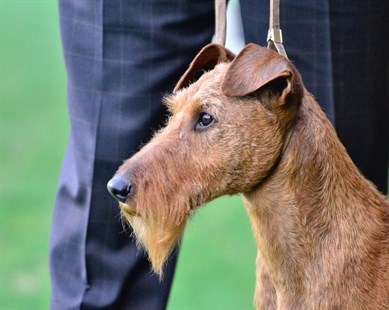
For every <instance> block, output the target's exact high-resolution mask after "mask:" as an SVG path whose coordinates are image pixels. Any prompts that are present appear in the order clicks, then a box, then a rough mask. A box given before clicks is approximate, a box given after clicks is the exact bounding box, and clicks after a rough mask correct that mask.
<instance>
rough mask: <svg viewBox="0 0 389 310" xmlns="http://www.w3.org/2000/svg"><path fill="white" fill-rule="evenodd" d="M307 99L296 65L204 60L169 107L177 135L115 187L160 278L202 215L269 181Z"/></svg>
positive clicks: (205, 52)
mask: <svg viewBox="0 0 389 310" xmlns="http://www.w3.org/2000/svg"><path fill="white" fill-rule="evenodd" d="M303 91H304V89H303V85H302V83H301V79H300V76H299V74H298V72H297V71H296V69H295V68H294V66H293V64H292V63H291V62H290V61H289V60H288V59H287V58H285V57H284V56H281V55H279V54H277V53H275V52H273V51H271V50H269V49H267V48H263V47H260V46H258V45H254V44H249V45H247V46H246V47H245V48H244V49H243V50H242V51H241V52H240V53H239V54H238V55H237V56H236V57H234V55H233V54H232V53H231V52H230V51H228V50H227V49H225V48H223V47H221V46H218V45H214V44H210V45H208V46H206V47H204V48H203V49H202V50H201V51H200V53H199V54H198V55H197V56H196V57H195V59H194V60H193V62H192V63H191V65H190V67H189V68H188V70H187V71H186V72H185V73H184V75H183V76H182V77H181V79H180V80H179V82H178V83H177V86H176V87H175V89H174V92H173V95H171V96H168V97H166V98H165V99H164V101H165V104H166V105H167V107H168V109H169V111H170V112H171V117H170V120H169V122H168V124H167V126H166V127H165V128H163V129H162V130H160V131H159V132H158V133H157V134H156V135H155V136H154V137H153V139H152V140H151V141H150V142H149V143H148V144H147V145H145V146H144V147H143V148H142V149H141V150H140V151H139V152H138V153H137V154H135V155H134V156H133V157H132V158H130V159H128V160H127V161H125V162H124V164H123V165H122V166H121V167H120V168H119V169H118V171H117V173H116V175H115V176H114V177H113V178H112V179H111V180H110V181H109V183H108V189H109V191H110V192H111V194H112V195H113V196H114V197H115V198H116V199H117V200H119V202H120V207H121V211H122V214H123V215H124V217H125V218H126V219H127V221H128V222H129V223H130V225H131V226H132V228H133V230H134V233H135V236H136V238H137V240H138V241H139V242H140V244H141V245H142V246H144V247H145V249H146V250H147V252H148V255H149V258H150V260H151V263H152V266H153V269H154V270H155V271H156V272H157V273H159V274H162V270H163V264H164V262H165V261H166V258H167V257H168V256H169V254H170V252H171V250H172V249H173V248H174V246H175V245H176V244H177V242H178V241H179V239H180V237H181V235H182V232H183V230H184V227H185V224H186V221H187V219H188V217H189V215H190V213H191V211H192V210H194V209H196V208H197V207H199V206H201V205H202V204H204V203H206V202H208V201H210V200H212V199H214V198H217V197H219V196H221V195H225V194H230V195H232V194H237V193H245V192H249V191H252V190H253V189H254V188H256V187H257V186H259V185H260V184H261V182H262V180H264V179H265V178H266V177H267V175H268V174H269V173H270V171H271V170H272V169H273V167H274V165H275V163H276V161H277V159H278V158H279V155H280V152H281V150H282V146H283V143H284V141H285V136H286V134H287V131H288V129H289V128H290V127H291V124H292V123H293V121H294V119H295V117H296V114H297V111H298V108H299V105H300V102H301V98H302V96H303Z"/></svg>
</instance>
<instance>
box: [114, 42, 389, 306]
mask: <svg viewBox="0 0 389 310" xmlns="http://www.w3.org/2000/svg"><path fill="white" fill-rule="evenodd" d="M214 66H215V67H214ZM213 67H214V68H213ZM202 68H207V69H209V70H210V71H208V72H205V73H204V74H203V75H202V76H201V77H200V78H199V79H198V80H197V81H194V76H195V74H196V73H197V72H198V71H199V70H201V69H202ZM165 102H166V104H167V106H168V108H169V109H170V111H171V113H172V116H171V119H170V120H169V123H168V125H167V126H166V127H165V128H164V129H162V130H161V131H160V132H159V133H157V134H156V135H155V137H154V138H153V139H152V141H151V142H149V143H148V144H147V145H146V146H145V147H144V148H142V149H141V150H140V152H138V153H137V154H136V155H135V156H133V157H132V158H131V159H129V160H127V161H126V162H125V163H124V164H123V165H122V167H120V168H119V170H118V173H117V174H118V175H122V176H123V177H125V178H126V179H127V180H128V181H129V182H131V184H132V185H133V187H134V193H133V195H132V196H131V197H130V199H129V200H128V201H127V202H126V203H125V204H120V206H121V208H122V212H123V215H124V216H125V217H126V219H127V220H128V221H129V223H130V224H131V225H132V227H133V229H134V233H135V236H136V237H137V239H138V240H139V242H140V243H141V244H142V245H143V246H144V247H145V248H146V250H147V251H148V253H149V257H150V260H151V262H152V265H153V268H154V270H155V271H156V272H157V273H160V274H161V273H162V270H163V264H164V262H165V260H166V258H167V257H168V255H169V253H170V251H171V250H172V248H173V247H174V246H175V245H176V243H177V242H178V240H179V239H180V237H181V234H182V232H183V230H184V227H185V224H186V221H187V219H188V216H189V215H190V213H191V212H192V210H194V209H196V208H197V207H199V206H201V205H202V204H204V203H206V202H208V201H210V200H212V199H214V198H216V197H219V196H221V195H225V194H230V195H232V194H237V193H241V194H243V199H244V202H245V206H246V209H247V212H248V214H249V217H250V220H251V224H252V228H253V233H254V237H255V239H256V242H257V244H258V258H257V284H256V293H255V306H256V308H257V309H388V308H389V204H388V201H387V200H386V199H385V198H384V197H383V195H381V194H380V193H379V192H378V191H377V190H376V188H375V187H374V186H373V185H372V184H371V183H370V182H369V181H367V180H366V179H365V178H364V177H363V176H362V175H361V173H360V172H359V171H358V169H357V168H356V167H355V165H354V164H353V163H352V161H351V159H350V157H349V156H348V154H347V152H346V150H345V148H344V147H343V146H342V144H341V143H340V141H339V139H338V138H337V136H336V133H335V131H334V129H333V127H332V126H331V124H330V122H329V121H328V119H327V118H326V116H325V115H324V113H323V112H322V111H321V109H320V107H319V106H318V104H317V103H316V102H315V100H314V98H313V97H312V96H311V95H310V94H309V93H308V92H307V91H306V90H305V88H304V86H303V85H302V82H301V78H300V76H299V74H298V72H297V71H296V69H295V68H294V66H293V65H292V64H291V62H290V61H288V60H287V59H286V58H284V57H283V56H281V55H278V54H276V53H274V52H272V51H270V50H268V49H265V48H262V47H259V46H257V45H253V44H249V45H248V46H246V47H245V48H244V50H243V51H242V52H241V53H240V54H239V55H238V56H237V57H236V58H234V57H233V55H232V53H230V52H229V51H227V50H225V49H224V48H222V47H220V46H217V45H209V46H207V47H205V48H204V49H203V50H202V51H201V52H200V53H199V55H198V56H197V57H196V59H195V60H194V61H193V62H192V64H191V67H190V68H189V69H188V71H187V72H186V73H185V74H184V76H183V77H182V78H181V80H180V82H179V83H178V84H177V87H176V89H175V94H174V95H172V96H170V97H168V98H166V100H165ZM202 112H207V113H209V114H210V115H212V116H213V117H214V118H215V122H214V123H213V124H212V125H211V126H209V127H208V128H207V129H205V130H196V122H197V121H198V118H199V115H200V113H202Z"/></svg>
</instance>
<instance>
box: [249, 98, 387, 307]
mask: <svg viewBox="0 0 389 310" xmlns="http://www.w3.org/2000/svg"><path fill="white" fill-rule="evenodd" d="M304 98H305V99H304V102H303V103H302V106H301V109H300V112H299V115H298V120H297V124H296V128H295V130H294V132H293V136H292V138H291V140H290V143H289V145H288V147H287V149H286V150H285V152H284V154H283V156H282V159H281V161H280V163H279V165H278V167H277V169H276V170H275V171H274V172H273V173H272V175H271V176H270V177H268V178H266V180H265V182H264V183H263V184H261V185H260V186H259V187H258V188H257V189H256V190H255V191H253V192H252V193H246V194H244V200H245V205H246V208H247V211H248V214H249V217H250V220H251V224H252V227H253V231H254V235H255V238H256V241H257V244H258V249H259V257H258V259H259V260H260V261H261V262H260V263H261V264H262V265H263V266H262V267H261V268H264V269H265V270H266V272H267V274H268V276H269V277H270V279H271V282H272V283H273V284H274V287H275V289H276V291H277V296H278V297H279V298H281V297H280V296H281V295H282V299H283V300H284V306H288V305H289V306H290V304H292V303H293V304H294V305H296V302H297V301H296V300H298V299H301V303H300V305H302V304H304V303H305V302H306V301H304V298H305V297H304V296H308V295H309V296H316V295H317V296H316V297H315V298H318V299H317V302H318V303H319V302H320V301H319V297H318V296H323V292H325V293H326V294H329V295H331V293H334V294H338V293H339V291H336V290H341V285H344V283H343V284H342V283H340V282H339V281H340V279H341V278H340V277H339V272H344V270H345V268H349V267H351V268H354V267H355V268H361V269H363V268H365V267H366V266H365V265H364V263H363V261H364V260H366V259H370V258H371V256H372V255H380V253H377V251H378V252H379V249H377V247H379V246H380V245H379V239H380V238H381V240H382V239H383V238H385V234H386V237H387V227H386V228H384V226H385V224H384V221H385V219H384V218H385V216H388V214H387V210H388V208H386V211H385V208H383V206H384V205H385V204H386V203H387V202H385V200H384V198H383V196H381V195H380V194H379V193H378V192H377V191H376V190H375V189H374V187H373V186H372V185H371V184H370V183H369V182H367V181H366V180H365V179H364V178H363V177H362V176H361V174H360V173H359V172H358V170H357V168H356V167H355V166H354V164H353V163H352V161H351V159H350V158H349V156H348V154H347V152H346V150H345V149H344V147H343V145H342V144H341V143H340V142H339V140H338V138H337V137H336V133H335V131H334V129H333V128H332V126H331V124H330V122H329V121H328V119H327V118H326V117H325V115H324V113H323V112H322V111H321V110H320V108H319V106H318V105H317V103H316V102H315V101H314V99H313V98H312V97H311V96H310V95H309V94H306V96H305V97H304ZM361 189H363V190H361ZM377 223H378V225H377ZM385 229H386V232H385ZM377 230H381V231H377ZM374 238H375V239H377V240H375V241H374V240H373V239H374ZM371 240H373V241H371ZM381 247H382V245H381ZM358 262H359V263H358ZM353 263H355V264H356V265H355V266H354V265H352V264H353ZM350 264H351V265H352V266H350ZM370 271H371V270H370ZM367 272H369V271H367ZM323 275H324V276H323ZM348 276H349V279H348V281H358V277H359V278H360V277H361V276H362V277H364V275H361V274H358V273H357V272H356V271H355V270H351V271H350V272H349V274H348ZM337 280H339V281H337ZM363 281H366V279H365V277H364V280H363ZM329 282H331V283H329ZM308 290H309V292H308ZM346 295H347V294H346ZM346 295H345V298H348V297H351V296H346ZM338 299H339V298H338ZM338 299H337V300H338ZM327 300H328V299H327ZM296 306H297V305H296Z"/></svg>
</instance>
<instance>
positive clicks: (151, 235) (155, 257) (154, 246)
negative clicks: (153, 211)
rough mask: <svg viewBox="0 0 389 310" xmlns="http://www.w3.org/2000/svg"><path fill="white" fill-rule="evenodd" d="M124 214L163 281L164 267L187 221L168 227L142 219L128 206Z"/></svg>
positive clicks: (148, 219) (154, 269)
mask: <svg viewBox="0 0 389 310" xmlns="http://www.w3.org/2000/svg"><path fill="white" fill-rule="evenodd" d="M122 214H123V216H124V217H125V219H126V220H127V222H128V223H129V225H130V226H131V227H132V229H133V233H134V235H135V238H136V241H137V243H138V245H140V246H141V247H143V248H144V249H145V250H146V252H147V254H148V257H149V260H150V262H151V266H152V268H153V271H154V272H155V273H156V274H158V275H159V277H160V278H161V279H162V277H163V269H164V265H165V263H166V262H167V260H168V258H169V256H170V254H171V253H172V251H173V250H174V248H175V247H176V245H177V244H178V243H179V241H180V240H181V236H182V233H183V231H184V228H185V224H186V219H185V220H183V221H182V222H181V223H175V224H174V225H170V226H166V225H164V224H163V223H156V222H154V221H153V219H150V218H144V217H142V216H141V215H140V214H138V213H137V212H136V211H135V209H133V208H131V207H128V206H126V207H123V208H122Z"/></svg>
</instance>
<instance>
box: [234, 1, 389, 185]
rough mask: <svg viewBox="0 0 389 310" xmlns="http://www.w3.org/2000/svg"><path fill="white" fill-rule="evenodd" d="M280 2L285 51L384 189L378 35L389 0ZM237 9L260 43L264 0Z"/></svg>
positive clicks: (383, 57) (386, 119)
mask: <svg viewBox="0 0 389 310" xmlns="http://www.w3.org/2000/svg"><path fill="white" fill-rule="evenodd" d="M280 2H281V7H280V19H281V28H282V32H283V36H284V46H285V49H286V52H287V53H288V57H289V58H290V59H291V60H292V61H293V62H294V63H295V65H296V67H297V68H298V70H299V71H300V73H301V75H302V77H303V81H304V83H305V86H306V88H307V89H308V90H309V91H310V92H312V93H313V94H314V95H315V97H316V98H317V100H318V102H319V103H320V104H321V105H322V107H323V109H324V110H325V112H326V113H327V115H328V116H329V117H330V119H331V121H332V122H333V123H334V124H335V127H336V130H337V133H338V135H339V137H340V139H341V141H342V142H343V144H344V145H345V147H346V148H347V150H348V152H349V154H350V156H351V157H352V159H353V161H354V162H355V164H356V165H357V166H358V167H359V169H360V170H361V171H362V173H363V174H364V175H365V176H366V177H367V178H368V179H370V180H372V181H373V182H374V183H375V184H376V185H377V187H378V188H379V189H380V190H381V191H382V192H387V180H388V177H387V171H388V152H389V145H388V142H389V111H388V109H389V102H388V93H387V87H388V76H387V71H386V70H387V63H386V62H387V55H388V50H387V42H386V40H384V39H383V37H382V36H383V34H384V33H385V31H384V30H383V27H384V25H386V24H387V21H386V20H387V16H388V14H389V3H387V2H385V1H380V0H375V1H363V0H360V1H338V0H336V1H328V0H327V1H319V0H309V1H308V0H307V1H292V0H281V1H280ZM241 10H242V20H243V25H244V32H245V37H246V42H254V43H260V44H261V45H265V44H266V36H267V29H268V27H269V22H268V20H269V1H257V0H252V1H250V0H247V1H246V0H245V1H241ZM377 29H378V31H377ZM380 29H381V30H382V31H380Z"/></svg>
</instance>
